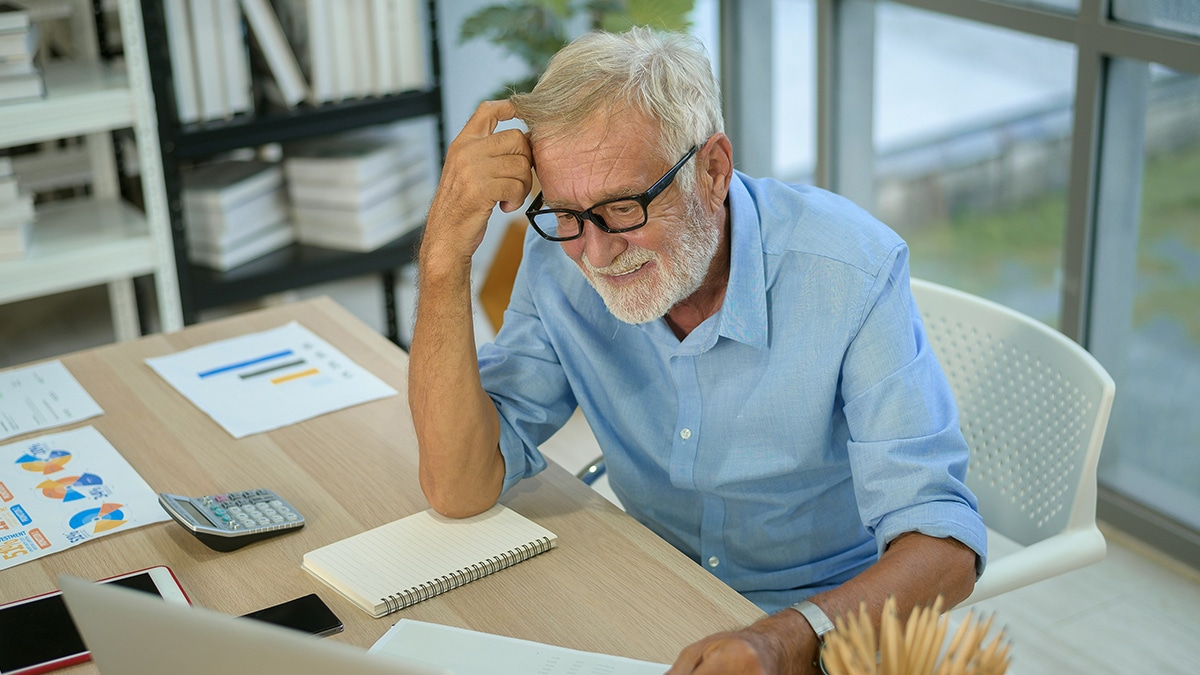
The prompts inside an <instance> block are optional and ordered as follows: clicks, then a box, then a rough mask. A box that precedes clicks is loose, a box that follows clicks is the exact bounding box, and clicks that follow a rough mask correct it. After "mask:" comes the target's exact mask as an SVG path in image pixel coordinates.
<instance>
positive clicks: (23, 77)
mask: <svg viewBox="0 0 1200 675" xmlns="http://www.w3.org/2000/svg"><path fill="white" fill-rule="evenodd" d="M37 45H38V37H37V25H36V24H34V23H33V22H32V21H30V20H29V12H28V11H27V10H25V9H24V8H22V7H18V6H17V5H15V4H13V3H10V2H0V105H3V104H8V103H21V102H25V101H32V100H37V99H40V98H42V97H43V96H45V95H46V86H45V84H44V83H43V82H42V73H41V70H39V69H38V67H37V64H35V63H34V60H33V57H34V55H35V54H36V53H37Z"/></svg>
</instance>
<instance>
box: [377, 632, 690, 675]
mask: <svg viewBox="0 0 1200 675" xmlns="http://www.w3.org/2000/svg"><path fill="white" fill-rule="evenodd" d="M371 651H372V652H375V653H381V654H393V655H396V656H401V657H404V658H405V659H407V660H409V661H416V662H418V663H421V664H423V665H429V666H435V667H437V668H445V669H447V670H449V671H451V672H453V673H454V674H455V675H530V674H531V673H538V674H539V675H568V674H569V675H614V674H615V673H620V675H662V674H663V673H665V672H667V668H669V666H667V665H666V664H661V663H650V662H648V661H637V660H634V659H627V658H625V657H622V656H611V655H608V654H597V653H594V652H583V651H579V650H576V649H567V648H565V647H556V646H554V645H547V644H542V643H540V642H530V641H528V640H518V639H516V638H510V637H504V636H501V635H492V634H490V633H480V632H478V631H473V630H466V629H463V628H454V627H451V626H442V625H440V624H436V623H426V622H424V621H413V620H411V619H401V620H400V621H398V622H397V623H396V625H394V626H392V627H391V628H390V629H389V630H388V632H386V633H384V634H383V637H381V638H379V640H377V641H376V642H375V644H374V645H372V646H371Z"/></svg>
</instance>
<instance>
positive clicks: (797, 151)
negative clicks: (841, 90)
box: [771, 0, 817, 183]
mask: <svg viewBox="0 0 1200 675" xmlns="http://www.w3.org/2000/svg"><path fill="white" fill-rule="evenodd" d="M774 2H775V6H774V8H773V9H774V11H775V16H774V19H775V22H774V24H773V26H772V50H773V51H774V54H773V58H772V60H771V62H772V64H773V66H772V74H771V75H772V83H771V86H772V88H773V91H774V108H773V110H772V113H773V117H774V127H775V139H776V143H775V145H774V148H775V156H774V172H773V174H772V175H773V176H775V177H777V178H779V179H781V180H785V181H791V182H797V183H810V182H812V176H813V167H814V166H815V165H816V160H817V147H816V143H817V131H816V130H817V80H816V77H817V74H816V73H817V65H816V64H817V36H816V23H817V18H816V16H817V15H816V12H817V9H816V2H815V0H774Z"/></svg>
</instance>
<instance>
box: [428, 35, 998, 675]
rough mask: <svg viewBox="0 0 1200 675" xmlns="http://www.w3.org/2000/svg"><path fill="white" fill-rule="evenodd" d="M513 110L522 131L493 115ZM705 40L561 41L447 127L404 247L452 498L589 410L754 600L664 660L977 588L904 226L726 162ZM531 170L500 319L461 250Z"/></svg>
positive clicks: (647, 515) (975, 545)
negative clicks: (547, 59)
mask: <svg viewBox="0 0 1200 675" xmlns="http://www.w3.org/2000/svg"><path fill="white" fill-rule="evenodd" d="M514 118H520V119H521V120H523V121H524V122H525V123H526V125H527V126H528V128H529V132H528V134H525V133H522V132H521V131H520V130H517V129H508V130H504V131H499V132H497V131H496V129H497V126H498V124H499V123H500V122H502V121H505V120H509V119H514ZM722 129H723V121H722V118H721V112H720V96H719V93H718V88H717V84H716V82H715V80H714V78H713V76H712V72H711V66H710V64H709V61H708V58H707V56H706V55H705V54H704V51H703V49H702V48H701V47H699V46H698V45H697V44H696V43H695V41H693V40H691V39H690V38H687V37H685V36H679V35H661V34H656V33H653V32H651V31H649V30H644V29H634V30H632V31H630V32H628V33H624V34H619V35H616V34H609V33H592V34H588V35H586V36H584V37H582V38H580V39H578V40H576V41H575V42H573V43H572V44H570V45H568V46H567V47H565V48H564V49H563V50H562V51H561V52H560V53H559V54H558V55H556V56H555V58H554V59H553V61H552V62H551V64H550V66H549V68H548V70H547V71H546V73H545V75H544V76H543V77H542V78H541V80H540V82H539V83H538V85H537V87H536V88H535V89H534V90H533V92H531V93H529V94H520V95H515V96H513V97H512V98H511V99H510V101H495V102H488V103H484V104H483V105H481V106H480V107H479V109H478V110H477V111H476V112H475V114H474V115H473V116H472V118H471V119H470V120H469V121H468V122H467V124H466V126H465V127H464V128H463V130H462V132H461V133H460V134H459V136H458V137H457V138H456V139H455V140H454V142H453V143H451V145H450V148H449V152H448V153H447V156H446V161H445V166H444V170H443V174H442V180H441V184H440V185H439V188H438V192H437V195H436V197H435V198H434V200H433V204H432V206H431V208H430V211H429V218H428V224H427V226H426V231H425V238H424V241H423V242H422V245H421V254H420V287H419V294H420V301H419V308H418V311H417V321H416V327H415V331H414V335H413V342H412V353H411V356H412V359H411V374H410V401H411V407H412V412H413V419H414V422H415V424H416V429H417V434H418V438H419V441H420V452H421V466H420V478H421V485H422V487H423V489H424V491H425V494H426V496H427V498H428V499H429V502H430V504H431V505H432V506H433V507H434V508H435V509H436V510H438V511H439V512H441V513H444V514H447V515H451V516H467V515H471V514H474V513H478V512H480V511H483V510H485V509H487V508H488V507H490V506H492V505H493V504H494V503H495V501H496V500H497V498H498V497H499V496H500V495H501V494H503V492H504V491H505V490H507V489H508V488H510V487H512V486H513V485H514V484H515V483H517V482H518V481H520V480H521V479H522V478H524V477H527V476H530V475H533V474H535V473H537V472H538V471H540V470H541V469H542V468H543V467H544V466H545V460H544V459H543V458H542V456H541V455H540V454H539V452H538V450H537V448H538V446H539V445H540V444H541V443H542V442H543V441H544V440H546V439H547V438H548V437H549V436H550V435H551V434H553V433H554V432H555V431H556V430H557V429H558V428H560V427H561V426H562V425H563V424H564V423H565V422H566V420H567V419H568V418H569V417H570V416H571V414H572V412H573V411H574V410H575V408H576V407H579V408H581V409H582V411H583V413H584V415H585V416H586V418H587V420H588V423H589V424H590V426H591V428H592V431H593V432H594V433H595V436H596V439H597V440H598V441H599V443H600V446H601V448H602V449H603V451H604V455H605V458H606V461H607V465H608V468H609V472H610V481H611V485H612V488H613V490H614V491H615V492H616V494H617V495H618V496H619V497H620V499H621V501H622V503H623V504H624V505H625V507H626V509H627V510H628V512H629V513H630V514H631V515H633V516H634V517H636V518H637V519H638V520H640V521H641V522H643V523H645V524H646V525H647V526H648V527H649V528H651V529H652V530H654V531H655V532H657V533H658V534H659V535H660V536H662V537H663V538H664V539H666V540H667V541H669V542H670V543H671V544H673V545H674V546H676V547H677V548H679V549H680V550H681V551H683V552H684V553H686V554H687V555H689V556H690V557H691V558H692V559H693V560H696V561H697V562H698V563H700V564H702V565H704V566H705V567H706V568H707V569H708V570H709V571H710V572H711V573H712V574H714V575H716V576H717V577H718V578H720V579H722V580H723V581H725V582H726V583H728V584H729V585H730V586H732V587H733V588H735V589H736V590H738V591H739V592H741V593H742V594H743V595H744V596H745V597H747V598H749V599H750V600H751V601H753V602H755V603H756V604H758V605H759V606H760V607H762V608H763V609H764V610H766V611H767V612H772V613H771V614H769V615H768V616H767V617H765V618H763V619H762V620H760V621H758V622H756V623H754V624H753V625H751V626H748V627H746V628H744V629H742V630H738V631H733V632H729V633H721V634H718V635H713V636H710V637H708V638H706V639H704V640H702V641H700V642H698V643H696V644H694V645H691V646H689V647H687V648H685V649H684V650H683V651H682V653H681V654H680V656H679V658H678V660H677V662H676V663H675V665H674V667H673V668H672V670H671V673H692V672H695V673H742V672H745V673H807V672H813V671H814V669H815V668H816V665H815V660H816V656H817V653H818V647H819V638H820V634H821V633H823V632H824V631H825V630H826V629H827V626H828V617H835V616H838V615H842V614H846V613H848V612H849V611H851V610H856V609H857V607H858V605H859V602H860V601H866V603H867V605H868V607H869V608H871V610H872V611H873V612H874V613H875V616H876V618H878V615H879V612H880V609H881V608H882V605H883V603H884V601H885V600H886V598H887V597H888V596H895V597H896V598H897V600H898V601H899V605H900V608H901V611H905V612H907V609H908V608H910V607H912V606H913V605H914V604H917V603H932V601H933V600H934V599H935V598H936V596H938V595H939V594H940V595H943V596H945V598H946V600H947V601H948V603H949V604H950V605H952V604H954V603H956V602H958V601H960V600H962V599H963V598H965V597H966V596H967V595H968V594H969V593H970V591H971V589H972V587H973V584H974V581H975V579H976V577H977V574H978V572H979V571H980V570H982V568H983V564H984V560H985V556H986V551H985V547H986V536H985V530H984V527H983V523H982V521H981V519H980V517H979V515H978V513H977V511H976V508H975V499H974V496H973V495H972V494H971V493H970V491H969V490H968V489H967V488H966V486H965V485H964V484H963V482H962V481H963V476H964V474H965V471H966V464H967V450H966V444H965V442H964V440H963V438H962V435H961V433H960V432H959V430H958V420H957V411H956V409H955V406H954V402H953V398H952V395H951V393H950V390H949V387H948V386H947V383H946V381H945V377H944V375H943V374H942V371H941V369H940V367H939V366H938V364H937V361H936V359H935V357H934V355H933V354H932V352H931V351H930V348H929V345H928V343H927V342H926V339H925V334H924V329H923V327H922V325H921V320H920V316H919V314H918V313H917V309H916V306H915V304H914V302H913V299H912V297H911V295H910V292H909V288H908V253H907V248H906V246H905V244H904V242H903V241H902V240H901V239H900V238H899V237H898V236H897V235H896V234H895V233H893V232H892V231H891V230H889V229H888V228H887V227H885V226H884V225H882V224H881V223H879V222H878V221H876V220H875V219H874V218H872V217H871V216H870V215H869V214H867V213H865V212H864V211H862V210H861V209H858V208H857V207H855V206H854V205H852V204H850V203H848V202H847V201H846V200H844V199H841V198H839V197H837V196H835V195H832V194H830V193H828V192H824V191H821V190H818V189H815V188H811V187H799V186H791V185H784V184H782V183H779V182H777V181H773V180H769V179H752V178H750V177H747V176H745V175H743V174H741V173H739V172H737V171H735V170H734V168H733V159H732V147H731V145H730V141H729V139H728V138H727V137H726V136H725V134H724V133H723V131H722ZM534 170H536V172H537V177H538V179H539V181H540V184H541V192H539V193H538V194H537V195H536V196H535V197H534V199H533V201H532V203H531V205H530V206H529V208H528V210H527V212H526V213H527V215H528V217H529V220H530V223H531V225H532V228H531V229H530V231H529V235H528V236H527V238H526V241H525V250H524V258H523V260H522V263H521V268H520V271H519V273H518V275H517V280H516V283H515V287H514V289H513V294H512V300H511V303H510V305H509V308H508V311H507V313H506V314H505V321H504V327H503V328H502V329H501V330H500V332H499V334H498V335H497V336H496V339H495V342H494V343H492V344H488V345H484V346H483V347H482V348H480V349H479V350H478V352H477V350H476V345H475V344H474V332H473V322H472V314H471V313H472V309H471V290H470V289H471V287H470V271H471V259H472V254H473V253H474V252H475V250H476V248H477V247H478V246H479V244H480V242H481V240H482V239H483V235H484V231H485V228H486V226H487V222H488V217H489V215H490V214H491V213H492V210H493V208H494V207H495V205H496V204H499V205H500V207H501V209H502V210H504V211H508V212H511V211H513V210H515V209H517V208H519V207H520V206H521V205H522V204H524V203H525V200H526V198H527V197H528V195H529V193H530V191H531V190H532V184H533V177H532V172H533V171H534Z"/></svg>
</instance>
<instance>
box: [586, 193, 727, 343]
mask: <svg viewBox="0 0 1200 675" xmlns="http://www.w3.org/2000/svg"><path fill="white" fill-rule="evenodd" d="M704 215H705V214H704V210H703V208H702V206H701V204H700V201H699V199H698V198H697V197H696V195H695V194H689V195H688V196H687V198H686V202H685V204H684V221H683V223H682V227H681V228H679V229H680V232H679V236H676V237H668V238H667V240H668V241H670V242H671V245H670V248H669V249H668V250H667V251H665V252H662V253H659V252H654V251H649V250H647V249H644V248H641V247H637V246H631V247H630V248H629V249H627V250H625V251H624V252H623V253H622V254H621V255H620V256H618V257H617V259H616V260H614V261H613V262H612V264H610V265H608V266H607V267H605V268H602V269H597V268H595V267H592V264H591V263H590V262H588V259H587V256H586V255H583V256H581V258H580V268H581V270H580V271H581V272H583V276H584V278H585V279H587V280H588V283H590V284H591V285H592V288H594V289H596V292H597V293H599V294H600V297H601V298H602V299H603V300H604V304H605V306H606V307H608V311H609V312H610V313H611V314H612V315H613V316H615V317H617V319H619V320H621V321H623V322H625V323H629V324H641V323H649V322H651V321H654V320H655V319H659V318H662V317H663V316H665V315H666V313H667V312H668V311H670V309H671V308H672V307H674V306H675V305H677V304H679V303H680V302H683V301H684V300H686V299H687V298H689V297H690V296H691V295H692V294H693V293H695V292H696V291H697V290H699V288H700V286H701V285H702V284H703V283H704V279H705V277H706V276H707V275H708V269H709V267H710V266H711V265H712V261H713V258H714V257H715V256H716V254H717V246H718V245H719V244H720V232H719V231H718V229H717V228H715V227H713V226H712V225H711V224H709V223H706V222H705V220H704ZM649 261H654V262H655V263H656V268H657V269H656V270H655V273H654V275H653V276H651V277H650V278H647V279H642V280H639V282H638V283H636V284H634V285H632V286H629V287H627V288H625V287H616V286H613V285H610V284H609V283H607V281H606V280H605V278H604V274H606V273H607V274H613V273H614V272H616V273H619V272H622V271H630V270H633V269H636V268H637V267H639V266H640V265H642V264H644V263H646V262H649Z"/></svg>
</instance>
